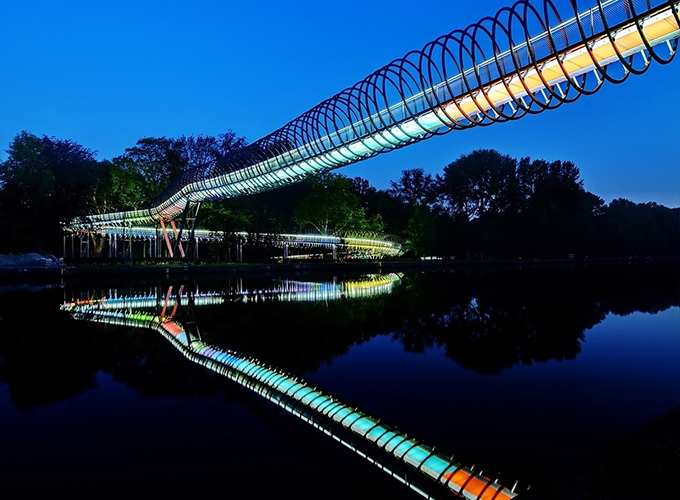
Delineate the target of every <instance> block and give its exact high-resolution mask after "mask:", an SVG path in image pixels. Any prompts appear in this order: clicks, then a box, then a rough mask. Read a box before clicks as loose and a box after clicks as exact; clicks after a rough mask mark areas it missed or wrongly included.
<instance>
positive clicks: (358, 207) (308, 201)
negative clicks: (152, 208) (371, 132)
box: [0, 131, 680, 259]
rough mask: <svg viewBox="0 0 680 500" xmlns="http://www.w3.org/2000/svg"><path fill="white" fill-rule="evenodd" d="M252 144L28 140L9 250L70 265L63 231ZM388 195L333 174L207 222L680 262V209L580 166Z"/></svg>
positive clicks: (6, 202)
mask: <svg viewBox="0 0 680 500" xmlns="http://www.w3.org/2000/svg"><path fill="white" fill-rule="evenodd" d="M245 145H247V144H246V142H245V140H244V139H242V138H238V137H237V136H236V135H235V134H234V133H233V132H231V131H229V132H228V133H226V134H222V135H220V136H217V137H203V136H199V137H186V136H182V137H180V138H178V139H170V138H165V137H161V138H151V137H147V138H143V139H140V140H139V141H137V143H136V145H135V146H133V147H131V148H128V149H126V150H125V153H124V154H123V155H121V156H118V157H116V158H114V159H113V160H112V161H108V160H104V161H97V160H95V158H94V153H93V152H92V151H90V150H88V149H86V148H84V147H82V146H80V145H78V144H76V143H74V142H72V141H69V140H60V139H56V138H53V137H47V136H43V137H37V136H35V135H33V134H30V133H28V132H25V131H24V132H21V133H20V134H18V135H17V136H16V137H15V138H14V139H13V140H12V142H11V143H10V145H9V148H8V149H7V153H8V158H7V160H6V161H4V162H1V163H0V230H2V231H3V234H5V235H6V237H5V238H4V239H3V241H2V243H0V251H1V253H9V252H28V251H37V252H51V253H54V254H59V253H60V250H61V245H62V232H61V225H62V223H64V222H66V221H68V220H70V219H72V218H73V217H78V216H87V215H91V214H94V213H106V212H111V211H123V210H137V209H142V208H145V207H147V206H149V205H150V204H151V203H153V201H154V199H156V198H157V197H159V196H162V194H163V191H164V190H165V191H167V190H172V189H176V188H177V187H178V186H181V185H183V184H186V183H187V182H191V181H192V180H195V179H199V178H200V179H202V178H205V177H209V176H211V175H217V174H219V173H220V172H223V171H224V170H225V169H229V168H230V164H229V158H230V156H229V155H230V153H232V152H233V151H236V150H237V149H239V148H241V147H243V146H245ZM276 147H285V145H277V146H276ZM390 185H391V189H389V190H377V189H375V188H374V187H372V186H371V185H370V184H369V183H368V181H366V180H364V179H361V178H359V177H357V178H355V179H349V178H347V177H345V176H343V175H340V174H336V173H331V172H327V173H325V174H321V175H317V176H315V177H313V178H310V179H307V180H304V181H301V182H298V183H294V184H291V185H288V186H285V187H281V188H278V189H273V190H270V191H265V192H261V193H258V194H255V195H250V196H243V197H239V198H236V199H225V200H217V201H209V202H204V203H203V204H202V207H201V210H200V211H199V214H198V218H197V219H196V220H197V223H198V227H200V228H203V229H212V230H215V231H225V232H241V231H244V232H249V233H273V234H275V233H285V232H296V231H300V230H309V229H313V230H314V231H316V232H319V233H326V234H328V233H334V232H335V233H360V232H362V231H371V232H382V233H388V234H393V235H397V236H400V237H402V239H403V240H404V241H405V242H406V245H407V248H408V250H409V254H410V255H413V256H422V255H439V256H456V257H458V258H470V259H472V258H485V259H486V258H517V257H523V258H526V257H565V256H567V255H570V254H575V255H577V256H621V255H638V256H639V255H664V256H667V255H674V256H677V255H679V254H680V231H679V228H680V223H679V218H680V209H669V208H667V207H663V206H659V205H656V204H655V203H646V204H635V203H632V202H630V201H628V200H623V199H620V200H614V201H613V202H612V203H610V204H609V205H608V206H607V205H605V204H604V202H603V200H602V199H600V198H599V197H598V196H596V195H594V194H592V193H589V192H587V191H585V189H584V188H583V181H582V180H581V179H580V172H579V169H578V168H577V167H576V166H575V165H574V164H573V163H571V162H568V161H552V162H548V161H545V160H540V159H539V160H532V159H530V158H521V159H519V160H517V159H514V158H511V157H509V156H507V155H503V154H500V153H499V152H497V151H495V150H477V151H473V152H472V153H470V154H468V155H463V156H461V157H459V158H458V159H456V160H455V161H453V162H452V163H450V164H448V165H446V166H445V167H444V168H443V170H442V173H441V175H437V176H435V177H434V178H433V177H432V176H431V175H430V174H427V173H426V172H425V171H424V170H423V169H422V168H414V169H410V170H404V171H402V173H401V176H400V178H399V179H398V180H397V181H392V182H391V183H390ZM225 244H226V243H225ZM220 252H222V250H220ZM223 255H224V252H223Z"/></svg>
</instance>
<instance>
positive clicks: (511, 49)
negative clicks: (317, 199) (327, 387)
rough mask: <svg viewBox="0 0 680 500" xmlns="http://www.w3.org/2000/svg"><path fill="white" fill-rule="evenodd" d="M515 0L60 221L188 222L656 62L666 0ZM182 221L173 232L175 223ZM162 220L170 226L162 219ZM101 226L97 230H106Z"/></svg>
mask: <svg viewBox="0 0 680 500" xmlns="http://www.w3.org/2000/svg"><path fill="white" fill-rule="evenodd" d="M584 3H587V4H589V6H588V7H582V4H579V3H578V2H576V1H573V0H572V1H568V2H567V1H564V2H559V7H558V2H556V1H555V0H534V1H533V2H532V1H530V0H519V1H517V2H516V3H515V4H513V6H512V7H507V8H504V9H501V10H500V11H498V13H497V14H496V15H495V16H494V17H487V18H483V19H482V20H480V21H479V22H478V23H476V24H473V25H471V26H469V27H467V28H466V29H464V30H455V31H452V32H451V33H449V34H447V35H443V36H441V37H439V38H438V39H436V40H434V41H432V42H430V43H428V44H427V45H426V46H425V47H423V48H422V49H421V50H416V51H412V52H409V53H408V54H406V55H405V56H404V57H403V58H401V59H397V60H395V61H393V62H391V63H389V64H387V65H386V66H383V67H382V68H380V69H378V70H376V71H375V72H373V73H372V74H370V75H368V76H367V77H366V78H364V79H363V80H361V81H359V82H357V83H356V84H355V85H353V86H352V87H349V88H347V89H345V90H343V91H341V92H339V93H337V94H335V95H334V96H332V97H330V98H329V99H326V100H325V101H323V102H321V103H320V104H318V105H317V106H315V107H313V108H312V109H310V110H308V111H306V112H305V113H303V114H302V115H300V116H299V117H297V118H295V119H294V120H292V121H290V122H289V123H287V124H286V125H284V126H283V127H281V128H279V129H278V130H276V131H274V132H272V133H271V134H269V135H267V136H265V137H263V138H261V139H259V140H257V141H255V142H254V143H252V144H251V145H249V146H247V147H245V148H243V149H241V150H238V151H235V152H233V153H232V154H231V155H230V156H228V157H227V159H226V160H225V161H224V162H222V163H219V164H217V163H215V164H212V165H208V166H206V167H205V168H200V169H194V170H191V171H187V172H185V173H184V174H183V175H182V176H180V178H178V179H176V180H174V182H172V183H171V184H170V185H169V186H168V188H167V189H166V190H165V191H164V193H163V195H162V196H161V197H160V198H159V200H160V201H158V203H157V204H156V205H155V206H153V207H151V208H147V209H144V210H133V211H125V212H113V213H104V214H95V215H91V216H89V217H84V218H79V219H76V220H73V221H70V223H69V228H70V229H71V230H73V231H80V232H97V231H106V230H111V229H110V228H112V227H123V226H127V227H132V226H135V227H145V226H154V227H156V226H160V227H161V229H162V231H163V232H164V234H165V235H167V236H168V237H169V238H174V237H175V234H174V233H173V232H172V231H168V230H166V224H170V223H172V224H174V223H175V221H182V224H184V225H186V226H187V228H188V230H189V231H191V230H193V227H189V226H190V224H185V222H186V221H191V220H195V219H194V218H193V216H192V214H195V213H196V212H197V210H198V208H199V207H200V205H201V203H204V202H208V201H214V200H218V199H227V198H234V197H239V196H246V195H251V194H254V193H258V192H262V191H266V190H271V189H276V188H279V187H282V186H285V185H288V184H291V183H295V182H299V181H301V180H304V179H307V178H309V177H312V176H315V175H318V174H321V173H324V172H328V171H331V170H334V169H338V168H341V167H344V166H347V165H350V164H353V163H356V162H359V161H364V160H367V159H369V158H372V157H375V156H376V155H379V154H383V153H386V152H389V151H393V150H395V149H398V148H402V147H405V146H408V145H410V144H414V143H416V142H419V141H422V140H425V139H429V138H431V137H434V136H438V135H443V134H446V133H448V132H451V131H453V130H461V129H466V128H469V127H474V126H484V125H491V124H495V123H500V122H505V121H509V120H516V119H519V118H521V117H523V116H526V115H528V114H536V113H541V112H543V111H548V110H551V109H555V108H556V107H558V106H560V105H562V104H565V103H570V102H573V101H575V100H576V99H578V98H579V97H580V96H582V95H589V94H594V93H596V92H598V91H599V90H600V89H601V88H603V87H604V86H605V85H608V84H619V83H622V82H624V81H626V80H627V79H628V77H629V76H631V75H640V74H642V73H644V72H645V71H646V70H647V69H648V68H649V67H650V65H651V64H654V63H657V64H666V63H669V62H670V61H672V60H673V59H674V57H675V54H676V52H677V46H678V37H679V36H680V14H679V11H680V1H677V0H589V1H588V2H584ZM184 225H183V226H182V228H184ZM173 227H174V226H173ZM107 228H108V229H107Z"/></svg>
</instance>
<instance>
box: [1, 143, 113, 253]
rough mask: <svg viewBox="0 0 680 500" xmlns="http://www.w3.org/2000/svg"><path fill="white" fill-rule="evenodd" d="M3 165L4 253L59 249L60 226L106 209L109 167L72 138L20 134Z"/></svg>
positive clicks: (56, 250)
mask: <svg viewBox="0 0 680 500" xmlns="http://www.w3.org/2000/svg"><path fill="white" fill-rule="evenodd" d="M7 153H8V158H7V160H6V161H4V162H2V163H0V186H1V189H0V224H2V231H3V233H4V234H7V235H11V236H10V237H9V238H6V239H4V241H3V243H2V247H3V248H4V250H3V251H11V252H29V251H33V252H41V253H42V252H50V253H54V254H57V253H60V250H61V240H62V238H61V224H62V223H63V222H64V221H66V220H69V219H71V218H73V217H77V216H81V215H89V214H92V213H95V212H96V211H97V210H99V209H101V208H103V207H106V197H107V194H108V191H109V189H110V177H109V172H108V165H107V164H105V163H100V162H97V161H96V160H95V159H94V153H93V152H92V151H90V150H88V149H85V148H83V147H82V146H80V145H78V144H76V143H74V142H72V141H68V140H59V139H55V138H53V137H47V136H43V137H42V138H40V137H37V136H35V135H33V134H30V133H28V132H25V131H24V132H21V133H20V134H18V135H17V136H16V137H15V138H14V139H13V141H12V142H11V144H10V146H9V149H8V150H7Z"/></svg>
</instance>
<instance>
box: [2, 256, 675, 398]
mask: <svg viewBox="0 0 680 500" xmlns="http://www.w3.org/2000/svg"><path fill="white" fill-rule="evenodd" d="M678 271H679V266H678V265H677V264H673V265H666V266H656V265H641V266H632V265H631V266H611V267H606V266H597V267H590V268H579V267H574V268H569V269H567V268H536V269H522V270H513V269H493V270H489V269H484V270H482V269H456V270H455V272H428V273H413V274H409V275H406V277H405V278H404V280H403V282H402V284H401V285H400V286H398V287H396V288H395V289H394V291H393V293H392V294H391V295H386V296H378V297H373V298H369V299H367V300H363V299H361V300H355V299H340V300H335V301H328V302H314V303H292V302H276V301H270V302H262V303H248V304H241V303H225V304H223V305H219V306H211V307H200V308H196V310H195V314H196V317H195V319H196V321H197V324H198V325H199V329H200V331H201V334H202V336H203V340H204V341H205V342H207V343H211V344H214V345H217V346H220V347H223V348H227V349H233V350H235V351H237V352H239V353H242V354H243V355H245V356H253V357H256V358H258V359H260V360H262V361H264V362H266V363H270V364H271V365H273V366H277V367H280V368H282V369H283V370H285V371H288V372H291V373H299V374H304V373H311V372H314V371H316V370H317V369H318V368H319V367H320V366H322V365H323V364H332V362H333V358H334V357H336V356H340V355H342V354H345V353H346V352H347V351H348V350H349V348H350V347H351V346H352V345H358V344H362V343H364V342H367V341H369V340H370V339H372V338H373V337H375V336H377V335H384V334H390V333H391V334H392V335H393V337H394V338H395V339H396V340H398V341H400V342H402V343H403V345H404V347H405V349H407V350H408V351H411V352H423V351H424V350H425V349H426V348H428V347H441V348H443V349H444V351H445V353H446V356H448V357H449V358H450V359H452V360H453V361H455V362H456V363H458V364H460V365H461V366H464V367H467V368H469V369H470V370H473V371H476V372H479V373H497V372H500V371H502V370H504V369H506V368H509V367H511V366H513V365H515V364H519V363H521V364H525V365H530V364H532V363H535V362H544V361H548V360H552V359H554V360H564V359H573V358H575V357H576V356H578V354H579V353H580V351H581V345H582V343H583V341H584V337H585V332H586V331H587V330H588V329H590V328H592V327H593V326H595V325H596V324H598V323H600V322H601V321H602V320H603V319H604V318H605V316H606V315H607V314H609V313H613V314H617V315H626V314H630V313H633V312H635V311H643V312H648V313H656V312H659V311H662V310H665V309H667V308H668V307H671V306H677V305H678V303H679V298H680V292H679V283H680V273H679V272H678ZM164 286H165V287H166V288H167V285H164ZM2 298H3V301H2V304H1V305H0V317H2V318H3V319H2V320H0V330H2V335H0V382H2V383H6V384H7V385H8V387H9V394H10V397H11V398H12V400H13V402H14V404H15V405H16V406H17V407H18V408H20V409H22V410H24V411H30V410H32V409H35V408H36V407H39V406H41V405H47V404H51V403H53V402H56V401H61V400H69V399H73V398H75V397H76V396H78V395H79V394H81V393H84V392H87V391H88V390H91V389H93V388H95V387H96V374H97V372H103V373H107V374H110V375H111V376H112V377H113V378H114V379H115V380H117V381H119V382H121V383H124V384H126V385H127V386H129V387H132V388H135V389H137V390H138V391H139V392H140V394H142V395H144V396H149V397H152V396H169V395H173V396H180V397H196V396H202V395H206V396H212V395H215V394H216V393H217V392H222V391H224V390H225V389H224V387H223V385H222V384H221V382H220V380H216V378H215V377H214V376H212V375H210V374H208V373H207V372H205V370H203V369H202V368H201V367H199V366H194V365H193V364H192V363H186V360H184V359H183V358H182V357H180V356H177V355H176V352H175V351H174V349H173V348H172V346H170V345H169V344H168V343H167V342H165V341H164V340H163V339H162V338H160V337H159V336H158V335H155V334H153V332H150V331H149V332H146V331H142V330H140V329H134V328H132V329H130V328H124V327H118V326H106V325H95V324H91V323H87V322H78V321H72V320H70V318H68V317H66V316H65V315H63V314H60V313H59V310H58V309H59V305H60V303H61V301H62V300H63V292H61V291H51V292H44V293H33V294H29V293H22V294H11V295H3V296H2ZM38 312H39V313H38Z"/></svg>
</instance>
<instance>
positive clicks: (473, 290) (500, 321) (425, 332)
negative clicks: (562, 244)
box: [394, 265, 679, 373]
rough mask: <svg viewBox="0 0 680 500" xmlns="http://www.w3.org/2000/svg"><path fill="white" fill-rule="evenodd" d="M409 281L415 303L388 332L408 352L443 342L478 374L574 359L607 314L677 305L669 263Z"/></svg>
mask: <svg viewBox="0 0 680 500" xmlns="http://www.w3.org/2000/svg"><path fill="white" fill-rule="evenodd" d="M413 279H416V280H420V281H423V283H422V284H420V285H417V286H414V287H412V288H415V289H417V290H418V295H417V296H416V297H417V300H416V301H414V302H413V303H417V304H418V305H416V306H415V308H413V309H412V310H411V312H410V313H409V314H407V315H405V316H404V318H403V322H402V324H401V325H398V326H397V327H396V328H395V330H394V332H395V333H394V335H395V337H396V338H398V339H399V340H400V341H401V342H402V343H403V344H404V346H405V347H406V349H408V350H410V351H413V352H422V351H423V350H424V349H425V348H426V347H433V346H437V347H443V348H444V349H445V352H446V355H447V356H448V357H449V358H451V359H453V360H454V361H456V362H457V363H458V364H460V365H461V366H464V367H467V368H470V369H471V370H473V371H476V372H479V373H496V372H499V371H501V370H503V369H505V368H509V367H511V366H513V365H515V364H518V363H521V364H525V365H530V364H532V363H534V362H544V361H548V360H553V359H554V360H565V359H574V358H575V357H576V356H578V354H579V353H580V352H581V345H582V343H583V341H584V339H585V331H586V330H588V329H590V328H592V327H593V326H595V325H597V324H598V323H600V322H601V321H603V320H604V319H605V317H606V315H607V314H609V313H613V314H618V315H625V314H630V313H633V312H636V311H642V312H649V313H656V312H659V311H661V310H664V309H667V308H668V307H671V306H672V305H677V304H678V281H679V274H678V266H677V265H672V266H655V265H646V266H612V267H598V268H568V269H567V268H541V269H525V270H509V269H497V270H491V271H489V270H488V269H487V270H484V271H479V270H478V271H461V272H457V273H456V274H454V275H451V274H435V273H433V274H428V275H419V276H416V277H415V278H413ZM420 304H430V308H429V309H425V310H420V309H419V308H420ZM405 305H406V304H402V306H405ZM423 311H427V313H426V314H423Z"/></svg>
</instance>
